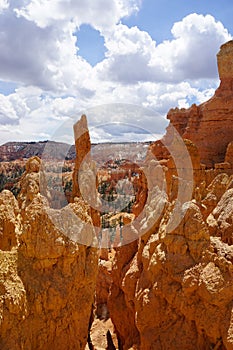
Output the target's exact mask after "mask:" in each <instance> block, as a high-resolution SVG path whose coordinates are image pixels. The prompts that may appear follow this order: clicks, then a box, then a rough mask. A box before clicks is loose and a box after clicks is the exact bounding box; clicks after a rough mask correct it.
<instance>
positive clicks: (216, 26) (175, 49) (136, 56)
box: [97, 14, 231, 84]
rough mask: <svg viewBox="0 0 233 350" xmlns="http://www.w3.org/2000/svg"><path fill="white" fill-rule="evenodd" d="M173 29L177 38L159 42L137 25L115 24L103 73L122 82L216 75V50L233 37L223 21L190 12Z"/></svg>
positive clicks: (100, 71)
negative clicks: (130, 26)
mask: <svg viewBox="0 0 233 350" xmlns="http://www.w3.org/2000/svg"><path fill="white" fill-rule="evenodd" d="M171 32H172V34H173V37H174V38H173V40H170V41H168V40H166V41H164V42H163V43H161V44H159V45H157V46H156V42H155V41H153V40H152V38H151V37H150V35H149V34H148V33H146V32H143V31H141V30H139V29H138V28H137V27H132V28H129V27H127V26H126V25H122V24H119V25H117V26H115V28H114V31H113V32H112V33H111V34H109V35H108V36H105V46H106V48H107V49H108V51H107V53H106V59H105V60H104V61H103V62H101V63H99V64H98V65H97V71H98V74H99V76H104V77H105V79H106V80H107V79H108V80H113V81H117V82H120V83H122V84H135V83H136V82H138V81H141V82H146V81H150V82H168V83H169V82H170V83H171V82H174V83H177V82H181V81H183V80H188V79H189V80H190V79H200V78H212V79H216V78H217V65H216V53H217V51H218V50H219V47H220V45H221V44H222V43H224V42H226V41H228V40H230V39H231V36H230V34H229V33H228V31H227V30H226V29H225V28H224V26H223V25H222V23H220V22H217V21H216V20H215V19H214V17H212V16H210V15H206V16H203V15H198V14H190V15H188V16H186V17H185V18H184V19H183V20H182V21H180V22H177V23H175V24H174V26H173V27H172V30H171ZM206 43H208V45H207V44H206Z"/></svg>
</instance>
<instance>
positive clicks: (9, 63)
mask: <svg viewBox="0 0 233 350" xmlns="http://www.w3.org/2000/svg"><path fill="white" fill-rule="evenodd" d="M232 14H233V3H232V1H230V0H222V1H221V2H220V1H216V0H208V1H203V0H189V1H188V0H172V1H168V0H94V1H93V0H85V1H84V0H66V1H64V0H49V1H45V0H0V33H1V35H0V143H1V144H2V143H4V142H7V141H12V140H16V141H17V140H18V141H30V140H44V139H53V138H56V137H57V135H58V133H56V130H58V129H59V130H61V128H62V125H63V124H64V123H67V120H70V121H71V122H72V121H73V120H74V121H75V120H76V119H78V118H79V116H80V114H81V113H82V112H86V114H87V117H88V122H89V125H90V127H91V128H92V127H93V132H92V140H93V142H101V141H115V140H117V141H129V140H134V141H138V140H143V139H148V138H150V137H151V136H150V135H149V134H150V133H154V134H158V133H160V132H161V129H162V127H163V128H164V127H165V123H164V122H161V127H159V126H158V122H157V119H156V118H157V116H158V115H159V118H160V120H161V121H163V120H164V118H165V117H166V114H167V112H168V110H169V109H170V108H171V107H176V106H178V107H188V106H189V105H190V104H192V103H193V102H195V103H201V102H203V101H205V100H207V99H208V98H210V97H211V96H212V95H213V93H214V90H215V89H216V87H217V86H218V84H219V81H218V72H217V64H216V54H217V52H218V50H219V47H220V45H221V44H223V43H224V42H226V41H228V40H230V39H231V34H232V33H233V23H232ZM118 103H121V104H122V106H124V105H125V115H124V116H122V115H120V116H119V115H118V114H117V113H118V112H117V111H118V108H116V110H115V112H114V108H115V107H114V106H116V105H117V104H118ZM129 104H130V105H132V106H134V110H135V111H136V112H135V113H131V112H132V111H131V112H129V108H128V105H129ZM106 105H108V107H106ZM100 106H102V107H100ZM143 109H144V112H142V110H143ZM130 110H131V109H130ZM146 110H147V111H146ZM94 111H96V112H94ZM109 111H111V113H110V112H109ZM138 111H140V113H139V112H138ZM148 111H150V113H148ZM135 115H137V118H136V117H135ZM116 122H117V123H124V125H126V124H127V123H128V125H129V126H128V127H127V128H126V127H120V126H119V128H118V129H117V127H116V124H114V125H115V127H114V128H112V130H111V128H106V127H101V125H105V124H106V123H116ZM122 125H123V124H122ZM130 125H131V126H132V125H135V128H134V127H133V126H132V128H131V129H130ZM142 128H144V129H145V133H142V132H141V130H142ZM136 130H140V132H139V131H138V132H136ZM148 130H149V132H148ZM72 137H73V136H72V130H70V132H68V131H67V132H64V134H62V133H61V132H59V139H60V140H62V141H67V142H72Z"/></svg>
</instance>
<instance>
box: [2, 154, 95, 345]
mask: <svg viewBox="0 0 233 350" xmlns="http://www.w3.org/2000/svg"><path fill="white" fill-rule="evenodd" d="M40 167H41V161H40V159H39V158H37V157H34V158H32V159H29V161H28V163H27V165H26V173H25V174H24V175H23V177H22V179H21V193H20V194H19V205H18V203H17V201H16V199H15V197H14V196H13V194H12V193H11V192H9V191H3V192H1V194H0V206H1V215H0V223H1V231H0V233H1V236H0V249H1V250H0V300H1V307H0V348H1V349H3V350H10V349H14V350H18V349H19V350H21V349H28V350H33V349H43V350H46V349H60V350H67V349H74V348H75V349H84V348H85V345H86V342H87V335H88V329H89V319H90V315H91V312H92V305H93V303H94V293H95V285H96V276H97V269H98V253H97V250H96V249H95V248H92V247H91V245H93V239H94V236H95V232H94V228H93V225H92V221H91V218H90V216H89V214H88V207H87V205H86V204H85V203H84V202H83V201H82V200H81V199H79V200H76V201H75V202H74V203H72V204H69V205H68V206H67V207H65V208H62V209H61V210H55V209H51V208H49V202H48V200H47V199H46V197H44V196H42V194H41V193H40V186H39V182H40V179H41V176H40V175H39V170H40ZM42 187H43V186H42ZM82 236H85V242H86V243H87V245H81V244H79V241H80V237H82ZM88 245H89V246H88Z"/></svg>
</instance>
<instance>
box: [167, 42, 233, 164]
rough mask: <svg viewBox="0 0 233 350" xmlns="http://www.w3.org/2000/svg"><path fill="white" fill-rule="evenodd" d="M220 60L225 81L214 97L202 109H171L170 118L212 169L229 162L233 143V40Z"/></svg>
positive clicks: (218, 57) (220, 53)
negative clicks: (226, 155)
mask: <svg viewBox="0 0 233 350" xmlns="http://www.w3.org/2000/svg"><path fill="white" fill-rule="evenodd" d="M217 60H218V70H219V78H220V81H221V82H220V86H219V88H218V89H217V90H216V92H215V94H214V96H213V97H212V98H211V99H210V100H209V101H207V102H205V103H202V104H201V105H199V106H196V105H195V104H194V105H192V106H191V107H190V108H188V109H184V108H182V109H178V108H175V109H171V110H170V111H169V113H168V116H167V118H168V119H169V120H170V122H171V123H172V125H173V126H175V128H176V129H177V130H178V132H179V133H180V134H181V135H182V137H183V138H186V139H190V140H191V141H192V142H194V143H195V144H196V146H197V147H198V150H199V153H200V158H201V162H202V163H204V164H206V165H207V166H208V167H213V165H214V164H215V163H220V162H223V161H224V160H225V154H226V150H227V146H228V144H229V143H230V142H231V141H232V140H233V41H229V42H227V43H226V44H224V45H222V46H221V48H220V51H219V53H218V55H217Z"/></svg>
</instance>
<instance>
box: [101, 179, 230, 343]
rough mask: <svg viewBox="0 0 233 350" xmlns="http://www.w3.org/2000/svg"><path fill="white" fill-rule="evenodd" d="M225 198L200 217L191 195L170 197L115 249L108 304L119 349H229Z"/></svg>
mask: <svg viewBox="0 0 233 350" xmlns="http://www.w3.org/2000/svg"><path fill="white" fill-rule="evenodd" d="M216 182H218V181H217V180H216V181H215V183H216ZM213 186H214V184H213ZM232 198H233V195H232V189H229V190H227V191H226V192H225V193H224V194H223V196H222V197H221V198H220V200H219V202H218V200H217V202H218V203H217V205H216V208H215V209H214V210H213V213H212V214H211V215H210V216H209V217H208V219H207V222H206V220H205V219H204V217H203V215H202V212H201V208H200V207H201V205H200V204H197V203H196V201H195V200H193V201H191V202H187V203H185V204H183V205H182V206H176V211H175V212H174V211H173V208H174V203H170V204H168V206H167V209H166V210H165V212H164V214H163V216H162V217H161V219H160V221H159V223H158V226H157V229H155V230H154V232H153V233H152V234H149V235H144V236H142V237H141V239H140V240H139V242H138V244H135V242H134V245H132V244H130V245H126V246H125V247H123V248H122V249H119V251H118V252H117V254H116V256H115V262H114V265H113V285H112V287H111V293H110V296H109V302H108V306H109V310H110V315H111V318H112V320H113V323H114V325H115V327H116V330H117V332H118V337H119V339H120V343H121V345H122V349H129V348H130V347H131V346H134V347H135V348H136V349H158V350H159V349H174V350H175V349H190V350H194V349H200V350H201V349H209V348H210V347H213V348H214V347H216V348H218V349H220V348H221V349H233V333H232V326H233V319H232V307H233V305H232V300H233V275H232V274H233V267H232V262H233V246H232V245H231V244H232V223H231V221H232V211H233V207H232V203H231V202H232ZM172 216H175V217H174V218H173V220H177V219H178V223H179V224H178V226H177V227H176V228H175V229H172V230H170V220H171V219H172ZM116 305H117V306H116ZM123 309H124V310H125V311H124V312H123ZM125 324H126V326H123V325H125ZM129 334H130V336H129Z"/></svg>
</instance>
